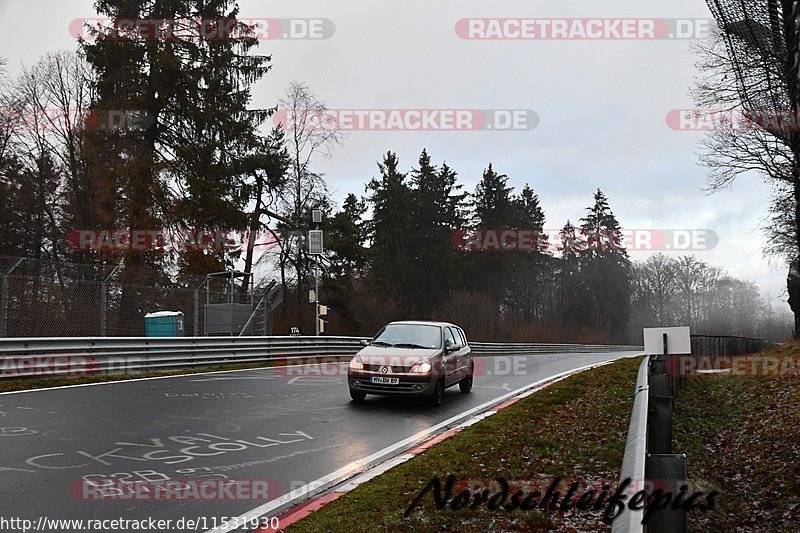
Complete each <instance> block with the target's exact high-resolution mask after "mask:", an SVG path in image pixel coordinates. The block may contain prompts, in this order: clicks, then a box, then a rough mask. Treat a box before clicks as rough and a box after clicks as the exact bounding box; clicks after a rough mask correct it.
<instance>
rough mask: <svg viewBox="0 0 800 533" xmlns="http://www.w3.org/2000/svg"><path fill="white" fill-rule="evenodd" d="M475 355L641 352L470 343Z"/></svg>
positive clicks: (601, 346) (584, 346)
mask: <svg viewBox="0 0 800 533" xmlns="http://www.w3.org/2000/svg"><path fill="white" fill-rule="evenodd" d="M469 345H470V347H471V348H472V351H473V353H474V354H476V355H522V354H537V353H598V352H628V351H631V352H632V351H637V350H641V349H642V346H630V345H621V344H620V345H610V344H541V343H532V344H526V343H498V342H470V343H469Z"/></svg>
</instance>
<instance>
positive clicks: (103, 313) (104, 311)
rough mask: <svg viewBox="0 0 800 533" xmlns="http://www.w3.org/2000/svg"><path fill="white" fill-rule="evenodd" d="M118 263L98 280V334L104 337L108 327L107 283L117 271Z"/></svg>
mask: <svg viewBox="0 0 800 533" xmlns="http://www.w3.org/2000/svg"><path fill="white" fill-rule="evenodd" d="M117 270H119V265H116V266H115V267H114V268H113V269H111V273H109V275H108V276H106V277H105V278H103V281H101V282H100V336H101V337H105V336H106V333H107V328H108V290H107V287H106V286H107V284H108V280H110V279H111V276H113V275H114V274H116V273H117Z"/></svg>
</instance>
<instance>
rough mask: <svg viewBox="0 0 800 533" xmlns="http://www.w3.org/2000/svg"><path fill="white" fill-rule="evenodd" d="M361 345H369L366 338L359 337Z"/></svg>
mask: <svg viewBox="0 0 800 533" xmlns="http://www.w3.org/2000/svg"><path fill="white" fill-rule="evenodd" d="M361 346H369V341H368V340H367V339H361Z"/></svg>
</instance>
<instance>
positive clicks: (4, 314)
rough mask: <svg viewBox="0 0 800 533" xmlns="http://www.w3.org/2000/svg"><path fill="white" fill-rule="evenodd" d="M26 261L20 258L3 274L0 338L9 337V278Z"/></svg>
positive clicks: (0, 303) (0, 304)
mask: <svg viewBox="0 0 800 533" xmlns="http://www.w3.org/2000/svg"><path fill="white" fill-rule="evenodd" d="M24 260H25V259H24V258H22V257H20V258H18V259H17V261H16V262H15V263H14V264H13V265H12V266H11V268H9V269H8V270H6V271H5V272H3V288H2V293H3V294H2V302H0V337H8V300H9V297H8V276H10V275H11V273H12V272H14V270H15V269H16V268H17V267H18V266H19V265H20V263H22V262H23V261H24Z"/></svg>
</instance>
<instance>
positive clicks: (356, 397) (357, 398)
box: [350, 389, 367, 402]
mask: <svg viewBox="0 0 800 533" xmlns="http://www.w3.org/2000/svg"><path fill="white" fill-rule="evenodd" d="M350 397H351V398H352V399H353V401H354V402H363V401H364V398H366V397H367V393H366V392H361V391H360V390H355V389H350Z"/></svg>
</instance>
